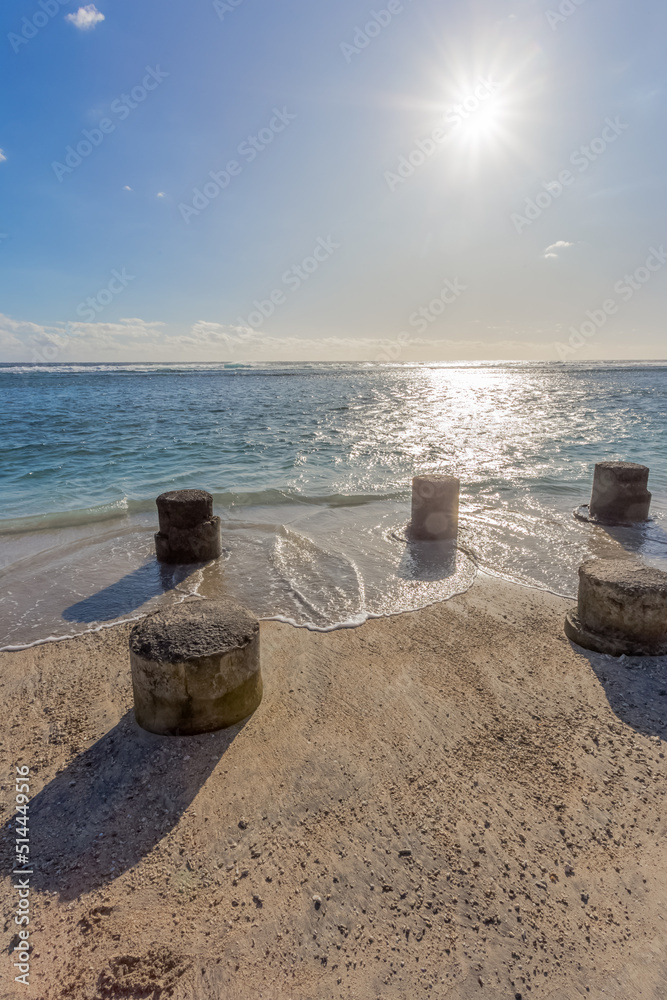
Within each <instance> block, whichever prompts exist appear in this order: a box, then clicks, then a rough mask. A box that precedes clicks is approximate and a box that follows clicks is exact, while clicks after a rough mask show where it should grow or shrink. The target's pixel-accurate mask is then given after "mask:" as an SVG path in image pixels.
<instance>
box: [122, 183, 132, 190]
mask: <svg viewBox="0 0 667 1000" xmlns="http://www.w3.org/2000/svg"><path fill="white" fill-rule="evenodd" d="M131 190H132V188H131V187H130V185H129V184H126V185H125V186H124V187H123V191H131Z"/></svg>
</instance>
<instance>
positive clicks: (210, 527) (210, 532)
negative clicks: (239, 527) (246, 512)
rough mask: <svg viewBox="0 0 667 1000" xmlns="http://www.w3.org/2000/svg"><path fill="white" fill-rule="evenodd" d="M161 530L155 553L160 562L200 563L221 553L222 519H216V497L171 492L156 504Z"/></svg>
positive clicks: (182, 491)
mask: <svg viewBox="0 0 667 1000" xmlns="http://www.w3.org/2000/svg"><path fill="white" fill-rule="evenodd" d="M155 502H156V504H157V509H158V518H159V522H160V530H159V531H158V532H157V534H156V535H155V551H156V553H157V557H158V559H159V561H160V562H165V563H198V562H209V561H210V560H211V559H217V558H218V556H219V555H220V554H221V552H222V540H221V538H220V518H219V517H214V516H213V497H212V496H211V494H210V493H206V492H205V491H204V490H172V491H171V492H170V493H162V494H161V495H160V496H159V497H158V498H157V500H156V501H155Z"/></svg>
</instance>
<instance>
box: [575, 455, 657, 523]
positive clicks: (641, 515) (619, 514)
mask: <svg viewBox="0 0 667 1000" xmlns="http://www.w3.org/2000/svg"><path fill="white" fill-rule="evenodd" d="M648 476H649V470H648V468H647V467H646V466H645V465H635V464H634V463H633V462H598V464H597V465H596V466H595V475H594V478H593V495H592V497H591V503H590V507H589V511H590V515H591V517H592V518H595V520H597V521H602V522H604V523H606V524H632V523H633V522H635V521H646V520H647V519H648V516H649V510H650V507H651V494H650V493H649V491H648V489H647V486H648Z"/></svg>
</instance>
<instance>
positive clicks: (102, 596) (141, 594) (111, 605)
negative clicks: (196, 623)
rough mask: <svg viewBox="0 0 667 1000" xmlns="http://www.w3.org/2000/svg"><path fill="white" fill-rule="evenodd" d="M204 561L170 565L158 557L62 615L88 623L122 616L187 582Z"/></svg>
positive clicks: (66, 609) (67, 609)
mask: <svg viewBox="0 0 667 1000" xmlns="http://www.w3.org/2000/svg"><path fill="white" fill-rule="evenodd" d="M204 565H205V563H196V564H194V565H188V566H167V565H165V564H164V563H159V562H158V561H157V559H151V560H149V561H148V562H147V563H144V565H143V566H140V567H139V569H135V570H133V572H132V573H127V574H126V575H125V576H123V577H121V579H120V580H117V581H116V582H115V583H112V584H110V585H109V586H108V587H104V588H103V589H102V590H99V591H98V592H97V593H96V594H91V595H90V597H85V598H84V599H83V600H82V601H78V602H77V603H76V604H72V605H71V606H70V607H69V608H65V610H64V611H63V614H62V616H63V618H64V619H65V621H67V622H85V623H86V624H92V623H93V622H103V621H112V620H113V619H114V618H122V617H123V615H127V614H130V613H131V612H132V611H136V610H137V609H138V608H141V607H142V606H143V605H144V604H146V603H147V602H148V601H150V600H152V599H153V598H154V597H159V596H160V594H165V593H167V591H169V590H173V589H174V588H175V587H177V586H178V585H179V584H180V583H183V581H184V580H185V579H187V577H188V576H190V574H191V573H192V572H193V570H195V569H198V568H200V567H201V566H204Z"/></svg>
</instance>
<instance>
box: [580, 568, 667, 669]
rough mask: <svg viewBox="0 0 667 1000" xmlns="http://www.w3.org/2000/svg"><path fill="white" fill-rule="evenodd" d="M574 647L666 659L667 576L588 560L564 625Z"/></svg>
mask: <svg viewBox="0 0 667 1000" xmlns="http://www.w3.org/2000/svg"><path fill="white" fill-rule="evenodd" d="M565 634H566V635H567V637H568V638H569V639H571V640H572V642H576V643H577V645H579V646H583V647H584V648H585V649H593V650H595V651H596V652H598V653H608V654H611V656H621V655H622V654H623V653H625V654H626V655H627V656H662V655H664V654H667V573H663V572H662V570H659V569H654V568H653V567H652V566H646V565H644V563H641V562H639V560H637V559H591V560H589V561H588V562H585V563H584V564H583V565H582V566H581V567H580V568H579V601H578V606H577V610H576V612H574V611H572V612H570V613H569V614H568V616H567V618H566V620H565Z"/></svg>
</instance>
